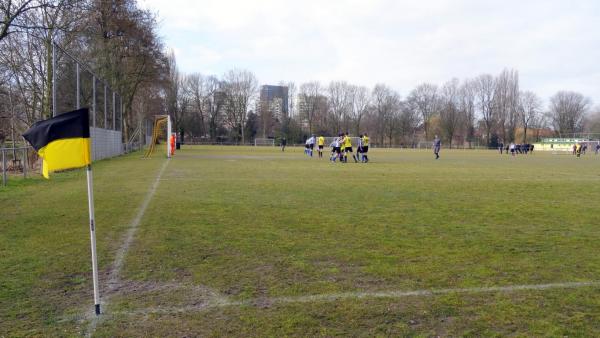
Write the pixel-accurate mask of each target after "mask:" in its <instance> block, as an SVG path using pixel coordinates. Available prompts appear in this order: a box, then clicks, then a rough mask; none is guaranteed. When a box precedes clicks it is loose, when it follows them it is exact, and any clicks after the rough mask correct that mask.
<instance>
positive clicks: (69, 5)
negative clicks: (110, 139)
mask: <svg viewBox="0 0 600 338" xmlns="http://www.w3.org/2000/svg"><path fill="white" fill-rule="evenodd" d="M0 19H1V20H2V21H0V138H6V137H12V135H13V134H17V135H19V134H20V132H22V131H23V129H24V128H27V127H28V126H29V125H31V124H32V123H33V122H35V121H37V120H40V119H43V118H47V117H49V116H50V115H51V111H52V95H51V94H52V81H53V78H52V67H53V63H52V43H53V42H54V43H56V44H57V45H59V46H60V47H61V48H62V49H64V50H67V51H69V53H70V54H72V55H74V56H75V57H76V58H78V59H79V60H81V61H83V62H84V63H86V64H88V65H89V66H90V67H91V68H92V69H93V70H94V71H95V73H96V74H98V75H99V76H100V77H102V78H103V79H104V80H106V81H107V82H108V85H110V86H111V87H112V88H113V89H114V90H115V91H117V92H118V93H119V94H120V95H121V98H122V101H123V106H124V111H123V130H124V133H125V135H127V134H128V133H129V132H131V131H132V130H133V129H134V128H135V127H136V126H137V122H138V121H140V120H141V119H142V118H143V117H144V116H145V114H148V113H149V112H152V113H155V114H158V113H161V112H163V111H165V104H164V91H165V88H166V87H168V83H169V79H168V76H167V75H168V62H167V61H168V60H167V57H166V55H165V53H164V47H163V44H162V42H161V40H160V39H159V38H158V36H157V33H156V27H157V22H156V17H155V15H154V14H153V13H151V12H149V11H147V10H143V9H141V8H139V7H138V6H137V2H136V1H135V0H112V1H105V0H0ZM56 61H57V63H58V64H61V62H64V61H65V56H64V55H63V54H60V53H58V54H57V60H56ZM71 78H72V79H66V80H65V79H63V83H64V82H66V81H69V80H71V82H73V81H74V79H75V78H74V74H71ZM69 85H70V86H71V87H72V86H73V85H74V84H73V83H70V84H69ZM125 137H126V136H125ZM0 141H1V140H0Z"/></svg>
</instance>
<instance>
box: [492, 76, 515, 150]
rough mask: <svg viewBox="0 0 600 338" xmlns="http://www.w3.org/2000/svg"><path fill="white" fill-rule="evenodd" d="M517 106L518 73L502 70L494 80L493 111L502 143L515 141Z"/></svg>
mask: <svg viewBox="0 0 600 338" xmlns="http://www.w3.org/2000/svg"><path fill="white" fill-rule="evenodd" d="M518 106H519V73H518V72H517V71H516V70H513V69H511V70H508V69H504V70H503V71H502V73H500V75H498V77H497V78H496V83H495V90H494V109H495V111H496V116H497V121H498V127H499V128H500V132H501V133H502V140H503V141H504V142H509V141H510V142H512V141H514V140H515V130H516V128H517V122H518V120H519V116H518Z"/></svg>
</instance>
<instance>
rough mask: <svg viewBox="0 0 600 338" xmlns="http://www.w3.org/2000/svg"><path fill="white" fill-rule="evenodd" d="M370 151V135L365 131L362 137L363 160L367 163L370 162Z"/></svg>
mask: <svg viewBox="0 0 600 338" xmlns="http://www.w3.org/2000/svg"><path fill="white" fill-rule="evenodd" d="M368 152H369V135H367V133H365V134H364V135H363V137H362V162H364V163H367V162H369V156H368V154H367V153H368Z"/></svg>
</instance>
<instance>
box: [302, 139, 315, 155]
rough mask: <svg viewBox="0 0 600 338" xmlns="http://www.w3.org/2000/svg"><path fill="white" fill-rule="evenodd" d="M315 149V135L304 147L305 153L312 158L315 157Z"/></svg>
mask: <svg viewBox="0 0 600 338" xmlns="http://www.w3.org/2000/svg"><path fill="white" fill-rule="evenodd" d="M314 148H315V135H313V136H311V137H309V138H308V140H306V144H305V145H304V153H305V154H306V155H308V156H310V157H312V156H313V149H314Z"/></svg>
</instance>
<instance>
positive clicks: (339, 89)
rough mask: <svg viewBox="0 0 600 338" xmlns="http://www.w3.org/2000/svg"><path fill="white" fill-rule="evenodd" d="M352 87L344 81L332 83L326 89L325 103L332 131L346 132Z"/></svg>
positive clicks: (350, 108)
mask: <svg viewBox="0 0 600 338" xmlns="http://www.w3.org/2000/svg"><path fill="white" fill-rule="evenodd" d="M351 95H352V87H351V86H350V85H349V84H348V83H347V82H345V81H333V82H331V83H330V84H329V87H327V102H328V103H329V111H330V113H331V121H332V125H333V128H334V129H333V130H334V131H341V130H343V131H348V129H349V128H348V126H349V125H348V124H349V122H350V121H349V116H350V112H351V110H352V101H351Z"/></svg>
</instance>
